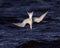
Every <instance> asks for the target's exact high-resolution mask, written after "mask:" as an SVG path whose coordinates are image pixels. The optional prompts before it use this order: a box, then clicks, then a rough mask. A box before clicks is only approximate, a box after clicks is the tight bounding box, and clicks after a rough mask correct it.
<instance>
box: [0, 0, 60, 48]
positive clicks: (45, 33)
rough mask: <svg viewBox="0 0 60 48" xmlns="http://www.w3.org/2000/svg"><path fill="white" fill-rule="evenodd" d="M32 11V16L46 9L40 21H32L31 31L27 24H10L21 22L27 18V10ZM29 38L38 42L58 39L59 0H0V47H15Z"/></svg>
mask: <svg viewBox="0 0 60 48" xmlns="http://www.w3.org/2000/svg"><path fill="white" fill-rule="evenodd" d="M32 11H33V12H34V15H33V17H39V16H40V15H42V14H43V13H45V12H46V11H48V14H47V16H46V17H45V18H44V19H43V21H42V22H40V23H39V24H37V23H33V29H32V31H30V28H29V25H26V26H25V27H24V28H21V27H18V26H15V25H13V24H12V23H15V22H22V21H23V20H24V19H26V18H28V15H27V12H32ZM31 40H34V41H38V42H41V41H42V42H44V41H46V42H50V41H54V40H55V41H56V40H60V0H0V48H16V46H18V45H21V44H23V43H24V42H27V41H31ZM57 44H58V43H57ZM59 44H60V43H59ZM38 47H39V48H40V46H38ZM38 47H36V48H38ZM20 48H21V47H20ZM26 48H27V47H26ZM41 48H49V47H47V46H45V47H41ZM50 48H60V46H59V47H50Z"/></svg>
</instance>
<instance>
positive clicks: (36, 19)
mask: <svg viewBox="0 0 60 48" xmlns="http://www.w3.org/2000/svg"><path fill="white" fill-rule="evenodd" d="M47 13H48V11H47V12H45V13H44V14H43V15H41V16H40V17H34V22H37V23H39V22H41V21H42V20H43V19H44V17H45V16H46V15H47Z"/></svg>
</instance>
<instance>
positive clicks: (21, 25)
mask: <svg viewBox="0 0 60 48" xmlns="http://www.w3.org/2000/svg"><path fill="white" fill-rule="evenodd" d="M27 14H28V16H29V18H27V19H25V20H24V21H23V22H22V23H13V24H14V25H17V26H19V27H24V26H25V25H26V24H29V25H30V29H31V30H32V16H33V12H31V13H28V12H27Z"/></svg>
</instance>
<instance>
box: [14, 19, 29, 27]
mask: <svg viewBox="0 0 60 48" xmlns="http://www.w3.org/2000/svg"><path fill="white" fill-rule="evenodd" d="M27 21H28V20H27V19H25V20H24V21H23V22H22V23H13V24H14V25H16V26H19V27H24V26H25V25H26V24H27Z"/></svg>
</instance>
